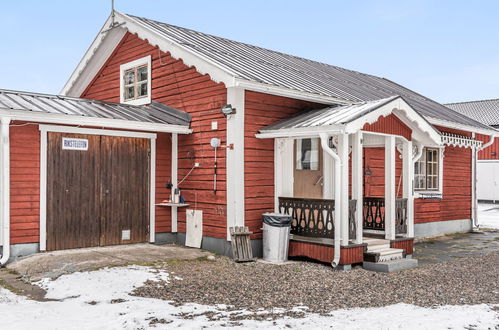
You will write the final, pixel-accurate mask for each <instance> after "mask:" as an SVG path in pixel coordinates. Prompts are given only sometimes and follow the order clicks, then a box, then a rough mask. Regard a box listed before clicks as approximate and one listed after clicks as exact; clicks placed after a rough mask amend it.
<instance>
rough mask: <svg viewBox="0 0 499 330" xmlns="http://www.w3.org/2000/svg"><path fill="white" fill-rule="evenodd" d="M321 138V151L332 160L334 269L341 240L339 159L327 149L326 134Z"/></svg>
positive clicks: (336, 264)
mask: <svg viewBox="0 0 499 330" xmlns="http://www.w3.org/2000/svg"><path fill="white" fill-rule="evenodd" d="M319 136H320V138H321V146H322V150H325V151H326V152H327V153H328V154H329V155H330V156H331V157H333V159H334V257H333V260H332V261H331V266H332V267H333V268H336V267H337V266H338V264H339V262H340V249H341V244H340V239H341V228H340V223H341V221H340V217H341V215H340V198H341V197H340V196H341V194H340V193H341V185H340V176H341V166H343V164H342V163H341V159H340V157H339V156H338V154H337V153H336V152H334V151H333V149H331V148H330V147H329V144H328V138H329V135H327V134H326V133H320V134H319Z"/></svg>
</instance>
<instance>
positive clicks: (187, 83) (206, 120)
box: [81, 33, 227, 238]
mask: <svg viewBox="0 0 499 330" xmlns="http://www.w3.org/2000/svg"><path fill="white" fill-rule="evenodd" d="M148 55H151V59H152V70H151V71H152V99H153V100H154V101H156V102H161V103H164V104H167V105H169V106H172V107H174V108H177V109H179V110H183V111H186V112H188V113H190V114H191V115H192V124H191V128H192V129H193V131H194V132H193V134H190V135H179V170H178V178H179V181H180V180H182V179H183V178H184V176H185V175H187V173H188V172H189V171H190V170H191V168H192V167H193V166H194V163H195V162H198V163H200V165H201V166H200V167H199V168H195V169H194V170H193V171H192V173H191V174H190V176H189V177H188V178H187V179H186V180H185V181H184V182H183V183H182V184H181V185H180V189H181V190H182V195H183V196H184V198H185V199H186V201H187V203H189V204H190V208H196V209H199V210H202V211H203V234H204V235H206V236H211V237H217V238H225V237H226V233H227V229H226V181H225V152H224V150H223V149H222V148H219V150H218V154H217V157H218V178H217V181H218V184H217V192H216V193H214V192H213V165H214V149H213V148H211V147H210V139H211V138H213V137H218V138H220V139H221V140H222V143H225V140H226V139H225V137H226V120H225V117H224V116H223V115H222V114H221V113H220V107H221V106H222V105H223V104H225V103H226V99H227V90H226V88H225V86H224V85H223V84H217V83H215V82H213V81H212V80H211V79H210V77H209V76H208V75H202V74H200V73H198V72H197V71H196V69H195V68H194V67H189V66H186V65H185V64H184V63H183V62H182V61H181V60H176V59H174V58H172V57H171V55H170V54H169V53H164V52H161V51H159V49H158V48H157V47H154V46H151V45H150V44H149V43H148V42H146V41H144V40H141V39H139V38H138V37H137V36H136V35H132V34H129V33H128V34H126V35H125V37H124V38H123V40H122V41H121V43H120V44H119V45H118V46H117V48H116V50H115V51H114V53H113V54H112V55H111V57H110V58H109V59H108V61H107V62H106V63H105V65H104V66H103V67H102V69H101V70H100V72H99V73H98V74H97V75H96V77H95V78H94V80H93V81H92V83H91V84H90V85H89V86H88V87H87V89H86V90H85V92H84V93H83V94H82V95H81V97H85V98H91V99H99V100H105V101H112V102H119V99H120V97H119V89H120V86H119V84H120V81H119V80H120V74H119V67H120V65H121V64H124V63H128V62H130V61H133V60H136V59H139V58H142V57H145V56H148ZM212 121H218V130H215V131H212V130H211V122H212ZM170 143H171V142H170V140H169V139H166V138H164V137H163V138H160V139H158V153H160V152H161V154H162V156H161V157H162V160H163V161H164V164H163V165H161V168H162V170H161V172H158V176H157V178H156V184H157V189H158V195H157V201H161V200H163V199H165V198H168V196H169V191H167V190H166V189H163V187H164V185H165V184H166V182H167V181H169V179H170V174H169V173H168V166H169V164H168V165H166V163H169V159H170V158H169V156H168V155H167V154H168V150H169V149H168V148H170V147H169V146H165V145H164V144H168V145H169V144H170ZM158 166H159V164H158ZM156 213H157V214H158V217H157V219H156V222H157V227H156V232H165V231H167V232H168V231H170V230H171V228H170V225H171V221H170V216H169V211H166V210H164V209H163V208H157V209H156ZM178 230H179V231H180V232H184V231H185V208H181V209H179V224H178Z"/></svg>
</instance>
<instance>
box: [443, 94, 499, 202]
mask: <svg viewBox="0 0 499 330" xmlns="http://www.w3.org/2000/svg"><path fill="white" fill-rule="evenodd" d="M445 106H446V107H448V108H451V109H452V110H454V111H457V112H459V113H462V114H463V115H465V116H467V117H469V118H473V119H475V120H476V121H479V122H481V123H482V124H485V125H488V126H491V127H492V128H495V129H498V128H499V99H492V100H480V101H469V102H459V103H449V104H446V105H445ZM476 168H477V194H476V196H477V199H478V201H483V202H493V203H498V202H499V138H496V139H495V141H494V143H493V144H491V145H489V146H488V147H487V148H485V149H483V150H481V151H480V152H479V153H478V159H477V164H476Z"/></svg>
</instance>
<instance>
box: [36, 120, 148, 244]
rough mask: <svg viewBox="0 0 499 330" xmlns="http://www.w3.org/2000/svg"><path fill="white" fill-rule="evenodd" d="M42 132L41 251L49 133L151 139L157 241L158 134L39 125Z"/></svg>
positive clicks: (45, 239) (44, 239)
mask: <svg viewBox="0 0 499 330" xmlns="http://www.w3.org/2000/svg"><path fill="white" fill-rule="evenodd" d="M38 128H39V130H40V251H45V250H46V249H47V197H46V195H47V133H48V132H60V133H68V134H88V135H106V136H120V137H134V138H143V139H150V148H151V149H150V152H151V157H150V159H149V161H150V187H149V204H150V205H149V242H151V243H154V241H155V236H156V235H155V221H156V218H155V205H154V204H155V199H156V197H155V196H156V181H155V180H156V134H153V133H143V132H129V131H117V130H106V129H93V128H81V127H71V126H57V125H39V126H38Z"/></svg>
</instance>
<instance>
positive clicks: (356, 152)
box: [352, 131, 364, 244]
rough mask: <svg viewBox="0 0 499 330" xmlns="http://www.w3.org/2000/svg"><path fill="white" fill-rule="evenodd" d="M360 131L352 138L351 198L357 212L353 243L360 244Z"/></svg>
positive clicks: (361, 160)
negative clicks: (355, 204)
mask: <svg viewBox="0 0 499 330" xmlns="http://www.w3.org/2000/svg"><path fill="white" fill-rule="evenodd" d="M362 151H363V150H362V131H358V132H357V133H355V134H354V135H353V136H352V198H353V199H355V200H357V210H356V211H355V220H356V225H357V232H356V238H355V243H357V244H360V243H362V225H363V223H362V222H363V221H362V217H363V214H362V213H363V197H364V196H363V194H364V189H363V187H364V176H363V175H362V174H363V173H362V172H363V169H362V167H363V159H362V158H363V157H362V156H363V155H362Z"/></svg>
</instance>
